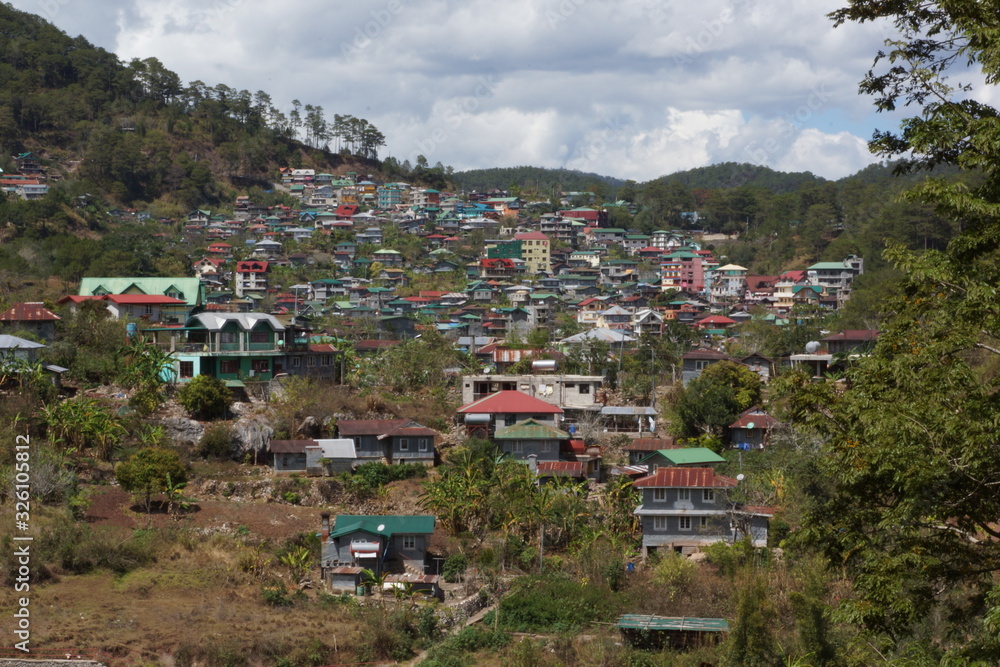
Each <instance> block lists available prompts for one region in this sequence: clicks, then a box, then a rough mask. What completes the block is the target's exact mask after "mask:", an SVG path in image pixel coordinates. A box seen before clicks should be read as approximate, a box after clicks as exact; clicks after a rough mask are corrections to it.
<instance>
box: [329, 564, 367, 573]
mask: <svg viewBox="0 0 1000 667" xmlns="http://www.w3.org/2000/svg"><path fill="white" fill-rule="evenodd" d="M364 571H365V568H363V567H350V566H348V565H341V566H340V567H331V568H330V569H329V570H327V572H329V573H330V574H355V575H356V574H361V573H362V572H364Z"/></svg>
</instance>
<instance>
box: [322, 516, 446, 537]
mask: <svg viewBox="0 0 1000 667" xmlns="http://www.w3.org/2000/svg"><path fill="white" fill-rule="evenodd" d="M358 531H362V532H365V533H371V534H372V535H384V536H386V537H392V536H393V535H397V534H405V535H412V534H415V533H421V534H425V535H430V534H431V533H433V532H434V517H433V516H355V515H351V514H339V515H337V518H336V519H334V522H333V530H331V531H330V537H341V536H342V535H349V534H351V533H356V532H358Z"/></svg>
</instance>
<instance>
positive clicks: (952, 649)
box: [790, 0, 1000, 664]
mask: <svg viewBox="0 0 1000 667" xmlns="http://www.w3.org/2000/svg"><path fill="white" fill-rule="evenodd" d="M998 9H1000V8H998V5H997V3H996V2H995V1H989V2H973V1H972V0H958V1H955V2H918V1H916V0H902V1H900V2H879V1H875V0H854V1H852V2H849V3H848V6H847V7H845V8H844V9H841V10H839V11H837V12H835V13H834V14H833V18H834V19H835V20H836V21H837V22H838V23H842V22H846V21H858V22H864V21H874V20H884V19H888V20H889V21H891V22H893V23H894V24H895V27H896V28H897V30H898V31H899V37H898V38H897V39H895V40H893V41H890V42H887V48H886V49H885V50H884V51H882V52H880V53H879V54H878V56H877V57H876V62H875V66H874V67H873V69H872V70H871V71H870V72H869V73H868V74H867V76H866V77H865V78H864V80H863V81H862V84H861V89H862V92H865V93H868V94H872V95H874V96H875V100H876V106H877V107H878V108H879V109H880V110H887V111H889V110H893V109H896V108H898V107H899V106H905V105H913V106H914V107H915V108H916V109H918V112H917V115H915V116H913V117H911V118H909V119H907V120H905V121H904V122H903V124H902V129H901V130H900V131H899V132H898V133H891V132H878V133H876V135H875V137H874V139H873V141H872V143H871V146H872V148H873V150H875V151H876V152H878V153H880V154H881V155H883V156H886V157H895V156H902V157H903V159H902V161H901V162H900V163H899V168H898V171H900V172H913V171H915V170H920V169H924V168H930V167H940V166H947V165H950V166H953V167H958V168H960V169H962V170H967V171H970V172H975V179H967V180H961V181H958V182H948V181H945V180H944V179H941V178H927V179H924V180H922V181H920V182H919V183H918V184H917V185H916V187H914V188H913V189H912V191H911V192H910V193H909V194H908V197H909V198H911V199H918V200H920V201H922V202H925V203H928V204H930V205H932V206H933V207H934V208H935V210H936V211H937V213H938V214H939V215H941V216H942V217H944V218H946V219H949V220H955V221H961V224H962V227H963V231H962V232H961V233H960V234H959V235H958V236H957V237H956V238H954V239H953V240H952V241H951V242H950V243H949V244H948V245H947V247H946V248H945V249H944V250H930V251H927V252H922V253H914V252H911V251H908V250H906V249H905V248H904V247H903V246H902V244H898V243H897V244H893V245H891V246H890V248H889V250H888V251H887V252H886V256H885V257H886V260H887V261H888V262H889V263H891V264H893V265H894V266H895V267H896V268H897V269H898V270H899V271H900V272H901V273H902V274H903V278H902V279H901V286H900V292H901V294H900V296H899V297H898V298H895V299H893V300H892V301H891V302H890V303H891V307H890V308H889V309H887V310H888V311H889V312H892V313H894V316H893V317H892V318H891V319H890V320H889V321H888V322H887V323H885V326H884V327H883V328H882V334H881V335H880V337H879V339H878V342H877V344H876V346H875V349H874V352H873V354H872V355H871V356H869V357H867V358H865V359H862V360H860V361H859V362H858V364H857V365H856V366H855V367H853V368H852V369H850V370H849V371H848V377H847V379H848V385H849V389H847V390H846V391H844V392H843V393H837V392H832V391H821V390H820V391H818V390H817V389H816V388H814V387H809V386H805V387H803V388H802V390H801V393H800V395H799V397H798V398H796V399H795V400H794V401H791V402H790V405H792V406H796V407H798V408H801V407H802V406H804V405H806V404H807V403H809V402H810V401H811V402H812V409H811V410H805V411H802V414H803V415H804V416H807V417H808V416H811V421H812V424H813V426H814V427H815V428H816V429H817V430H818V432H819V433H820V434H821V435H823V436H824V437H825V438H826V439H827V444H826V446H825V453H826V456H825V458H824V459H823V461H822V463H821V465H820V469H819V470H818V471H817V476H816V477H817V483H815V484H813V485H811V486H810V488H809V497H810V498H811V505H810V506H809V508H808V511H807V513H806V517H805V528H804V530H803V531H802V533H801V535H800V537H801V538H802V539H803V540H805V541H807V542H808V543H811V544H813V545H816V546H818V547H819V548H821V549H822V550H823V551H824V553H826V554H827V556H828V557H829V558H830V560H831V561H832V562H833V563H836V564H837V565H838V566H842V567H844V568H845V570H846V571H847V572H848V573H849V574H850V575H851V578H852V582H853V587H854V598H853V599H852V600H849V601H847V602H846V603H845V604H844V605H843V606H842V608H841V610H840V613H841V617H842V618H846V619H847V620H849V621H850V622H852V623H853V624H855V625H856V626H858V627H860V628H862V629H864V630H866V631H867V632H868V633H869V634H870V636H871V637H873V638H874V639H876V640H877V641H878V642H879V644H880V645H881V647H882V649H883V651H889V652H892V651H899V650H901V649H902V648H903V647H904V646H906V645H907V644H909V643H911V642H914V641H915V642H916V644H915V645H917V646H923V647H924V648H926V649H931V650H933V651H934V652H935V654H936V655H938V656H939V658H940V659H941V660H942V661H946V662H950V663H955V664H958V663H961V662H967V661H970V660H971V661H979V662H980V663H981V664H988V663H995V662H997V661H998V660H1000V650H998V647H997V643H996V641H995V634H994V632H995V626H993V625H991V622H992V621H991V619H994V618H996V616H997V609H998V607H997V596H996V595H995V594H994V593H993V591H995V590H996V589H995V587H994V586H995V584H994V581H995V577H996V575H997V573H998V572H1000V531H998V530H997V528H996V517H997V516H1000V498H998V496H997V494H996V493H995V492H994V489H995V488H996V485H997V484H1000V457H997V456H996V453H995V442H996V436H995V434H996V427H997V424H998V423H1000V392H998V391H997V389H998V380H997V376H998V374H997V371H996V369H997V367H998V365H1000V364H998V361H997V357H998V356H1000V345H998V343H997V341H998V340H1000V315H998V314H997V309H996V300H995V296H994V295H995V294H996V290H997V286H998V285H1000V263H998V262H997V261H996V255H997V252H998V250H1000V178H998V176H1000V142H998V141H997V139H996V137H997V136H1000V114H998V112H997V110H996V109H995V108H993V107H991V106H989V105H988V104H985V103H983V102H982V101H980V100H978V99H976V96H975V95H974V94H969V93H973V92H974V91H973V90H972V89H970V88H969V87H968V86H966V85H963V84H961V83H960V84H958V85H954V84H951V83H949V82H947V81H946V80H945V78H944V77H945V75H946V74H947V73H949V71H952V70H955V69H958V67H959V65H969V66H972V67H975V68H978V69H979V70H980V71H981V73H982V74H983V75H984V77H985V80H986V82H987V85H988V86H992V85H994V84H995V83H996V81H997V80H998V78H1000V48H998V47H1000V11H998ZM943 611H947V618H948V620H949V622H948V623H947V624H946V627H945V628H943V631H942V629H941V628H940V626H938V627H937V629H936V631H935V628H932V627H930V626H929V625H928V623H927V621H928V619H929V618H932V617H934V616H935V615H938V612H943Z"/></svg>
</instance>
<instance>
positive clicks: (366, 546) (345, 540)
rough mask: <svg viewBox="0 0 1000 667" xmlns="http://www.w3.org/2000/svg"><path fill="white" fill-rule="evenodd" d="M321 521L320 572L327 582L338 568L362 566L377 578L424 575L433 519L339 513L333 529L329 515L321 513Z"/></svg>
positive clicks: (429, 517) (432, 530)
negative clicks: (410, 574)
mask: <svg viewBox="0 0 1000 667" xmlns="http://www.w3.org/2000/svg"><path fill="white" fill-rule="evenodd" d="M320 518H321V523H320V526H321V531H320V549H321V556H320V573H321V576H322V578H323V580H324V581H327V583H331V582H330V575H331V574H332V572H331V570H332V569H333V568H338V567H363V568H366V569H369V570H371V571H372V572H374V573H375V574H376V575H381V574H382V573H385V572H413V573H415V574H424V571H425V569H426V560H427V546H428V542H429V541H430V537H431V535H433V534H434V517H433V516H398V515H390V516H356V515H350V514H341V515H338V516H337V518H336V519H334V522H333V525H332V526H331V525H330V513H329V512H322V513H320ZM358 574H360V573H358ZM331 585H332V583H331Z"/></svg>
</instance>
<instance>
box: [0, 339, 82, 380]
mask: <svg viewBox="0 0 1000 667" xmlns="http://www.w3.org/2000/svg"><path fill="white" fill-rule="evenodd" d="M45 347H46V346H45V345H42V344H41V343H36V342H34V341H31V340H27V339H25V338H21V337H19V336H11V335H9V334H0V370H2V371H6V370H8V369H9V368H10V367H11V366H13V367H14V372H15V373H17V372H18V369H17V365H16V364H9V362H11V361H17V362H20V363H24V364H36V363H40V362H39V361H38V355H39V353H40V352H41V351H42V350H44V349H45ZM42 368H43V369H45V371H46V372H47V373H48V374H49V379H50V380H51V381H52V384H54V385H56V386H57V387H58V386H59V378H60V376H61V375H62V374H63V373H65V372H66V371H67V370H68V369H66V368H63V367H62V366H55V365H52V364H42ZM0 374H3V373H0Z"/></svg>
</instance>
